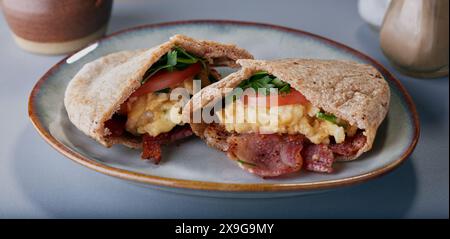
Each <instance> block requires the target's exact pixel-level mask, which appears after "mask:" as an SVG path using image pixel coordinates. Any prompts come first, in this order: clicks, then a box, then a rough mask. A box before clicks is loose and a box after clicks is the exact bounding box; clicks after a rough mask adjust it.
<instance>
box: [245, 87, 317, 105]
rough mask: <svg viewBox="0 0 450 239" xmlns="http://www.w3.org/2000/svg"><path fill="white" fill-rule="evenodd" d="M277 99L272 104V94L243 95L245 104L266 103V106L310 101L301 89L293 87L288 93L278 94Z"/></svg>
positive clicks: (302, 103) (303, 103)
mask: <svg viewBox="0 0 450 239" xmlns="http://www.w3.org/2000/svg"><path fill="white" fill-rule="evenodd" d="M277 97H278V99H277V101H275V102H274V105H271V102H270V95H267V96H266V95H264V96H259V95H256V96H252V95H245V97H241V99H242V100H243V101H244V104H246V105H253V106H256V105H261V104H263V105H264V104H265V105H266V107H270V106H282V105H295V104H301V105H305V104H308V103H309V101H308V100H307V99H306V98H305V96H304V95H303V94H302V93H300V92H299V91H296V90H294V89H292V88H291V91H290V92H289V93H288V94H281V95H278V96H277Z"/></svg>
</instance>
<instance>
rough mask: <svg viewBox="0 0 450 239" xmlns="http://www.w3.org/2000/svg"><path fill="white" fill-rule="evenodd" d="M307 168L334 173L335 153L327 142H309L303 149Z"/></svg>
mask: <svg viewBox="0 0 450 239" xmlns="http://www.w3.org/2000/svg"><path fill="white" fill-rule="evenodd" d="M302 156H303V158H304V160H305V168H306V170H309V171H313V172H320V173H332V172H333V167H332V166H333V162H334V155H333V151H331V150H330V148H329V147H328V146H327V145H325V144H308V145H307V146H306V147H305V149H304V150H303V151H302Z"/></svg>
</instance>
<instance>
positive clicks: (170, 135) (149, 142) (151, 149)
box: [141, 125, 192, 164]
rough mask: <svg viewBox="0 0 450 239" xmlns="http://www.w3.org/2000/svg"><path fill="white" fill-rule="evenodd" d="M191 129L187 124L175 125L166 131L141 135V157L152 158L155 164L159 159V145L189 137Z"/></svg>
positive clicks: (160, 152)
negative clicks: (152, 134) (153, 134)
mask: <svg viewBox="0 0 450 239" xmlns="http://www.w3.org/2000/svg"><path fill="white" fill-rule="evenodd" d="M191 135H192V130H191V127H190V126H189V125H183V126H176V127H175V128H173V129H172V130H171V131H169V132H167V133H163V134H160V135H158V136H156V137H152V136H150V135H148V134H144V135H143V136H142V149H143V151H142V154H141V158H142V159H152V160H153V162H154V163H155V164H158V163H159V162H160V161H161V154H162V150H161V145H164V144H170V143H173V142H175V141H177V140H180V139H183V138H186V137H189V136H191Z"/></svg>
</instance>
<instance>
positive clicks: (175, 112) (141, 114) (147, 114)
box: [125, 80, 192, 136]
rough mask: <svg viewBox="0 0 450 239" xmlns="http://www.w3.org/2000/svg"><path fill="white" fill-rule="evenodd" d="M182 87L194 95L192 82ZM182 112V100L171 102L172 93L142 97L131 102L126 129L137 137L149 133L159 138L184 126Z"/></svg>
mask: <svg viewBox="0 0 450 239" xmlns="http://www.w3.org/2000/svg"><path fill="white" fill-rule="evenodd" d="M182 87H183V88H185V89H187V90H188V91H189V92H190V93H191V94H192V80H186V81H184V82H183V85H182ZM181 110H182V102H181V99H180V100H170V93H149V94H146V95H142V96H139V97H137V99H133V100H131V102H130V105H129V111H128V118H127V123H126V125H125V128H126V130H127V131H128V132H130V133H132V134H135V135H140V134H145V133H148V134H149V135H150V136H157V135H159V134H161V133H166V132H169V131H171V130H172V129H173V128H174V127H175V126H177V125H183V124H184V123H183V122H182V121H181Z"/></svg>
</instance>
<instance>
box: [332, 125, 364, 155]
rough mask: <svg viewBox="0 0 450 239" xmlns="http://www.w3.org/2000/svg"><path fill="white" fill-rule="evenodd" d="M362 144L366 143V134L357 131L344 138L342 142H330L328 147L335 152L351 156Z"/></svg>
mask: <svg viewBox="0 0 450 239" xmlns="http://www.w3.org/2000/svg"><path fill="white" fill-rule="evenodd" d="M364 144H366V136H364V135H363V133H362V131H359V132H358V133H356V134H355V135H354V136H353V137H348V138H346V139H345V141H344V142H343V143H340V144H330V146H329V147H330V149H331V151H333V153H335V154H338V155H343V156H352V155H355V154H356V153H357V152H358V150H359V149H361V148H362V147H363V146H364Z"/></svg>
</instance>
